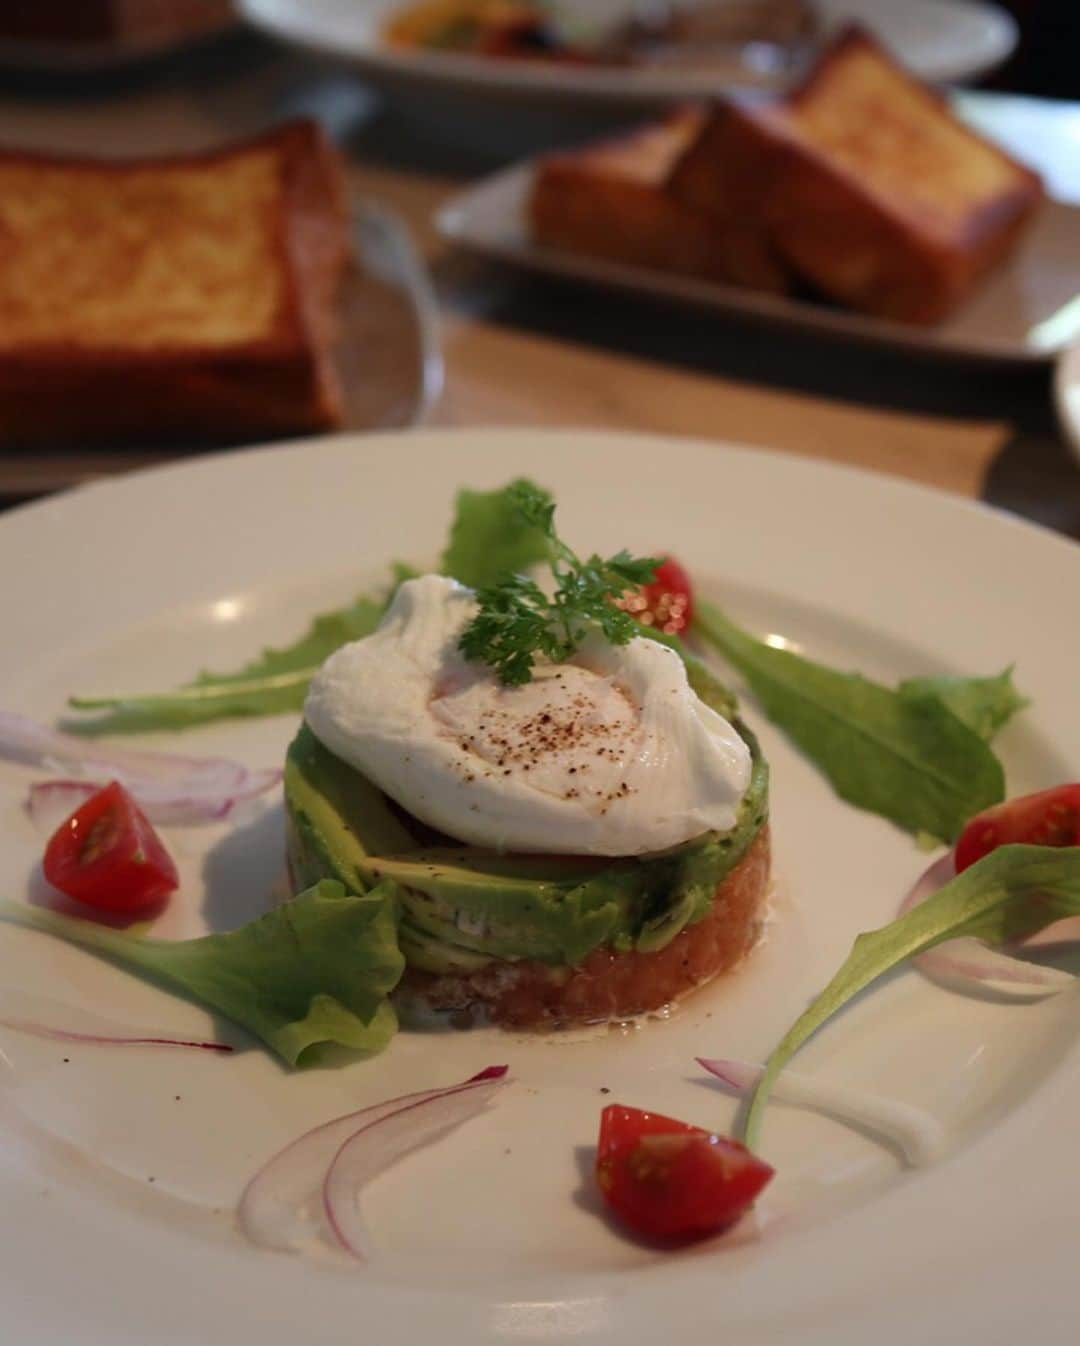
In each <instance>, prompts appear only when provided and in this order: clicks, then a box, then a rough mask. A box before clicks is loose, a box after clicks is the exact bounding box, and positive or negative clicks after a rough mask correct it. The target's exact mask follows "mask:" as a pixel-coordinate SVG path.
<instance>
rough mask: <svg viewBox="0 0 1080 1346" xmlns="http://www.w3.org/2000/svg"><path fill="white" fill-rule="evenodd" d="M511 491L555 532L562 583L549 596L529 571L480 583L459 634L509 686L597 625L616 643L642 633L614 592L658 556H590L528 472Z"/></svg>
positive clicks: (563, 656)
mask: <svg viewBox="0 0 1080 1346" xmlns="http://www.w3.org/2000/svg"><path fill="white" fill-rule="evenodd" d="M508 495H509V496H510V498H511V499H512V501H513V503H514V505H515V507H516V508H517V510H518V513H519V514H520V515H521V519H522V522H523V523H524V524H528V525H531V526H533V527H535V528H538V529H539V530H540V531H541V532H542V533H543V534H544V536H545V537H546V538H547V539H548V564H549V565H550V567H551V573H552V574H553V576H554V577H555V591H554V593H553V594H552V595H551V597H548V595H547V594H545V593H544V591H543V590H542V589H541V588H540V586H539V585H538V584H537V583H536V582H535V580H532V579H530V578H529V577H528V576H527V575H510V576H507V577H506V578H505V579H502V580H499V581H498V583H496V584H491V585H487V586H485V587H483V588H480V589H478V590H477V593H476V598H477V602H478V603H479V605H480V610H479V611H478V612H477V614H476V616H475V617H474V618H473V620H472V621H471V622H470V623H469V625H468V626H467V627H466V628H465V630H464V631H463V632H462V634H461V638H460V640H459V641H458V647H459V649H460V650H461V652H462V654H464V655H465V657H466V658H467V659H473V660H477V661H478V662H480V663H485V664H488V665H489V666H490V667H491V668H493V669H494V670H495V672H496V674H497V675H498V677H499V680H500V681H501V682H504V683H506V684H507V685H508V686H511V687H520V686H521V685H522V684H523V683H526V682H530V681H531V680H532V675H533V666H534V665H535V663H536V659H537V657H538V656H539V657H543V658H546V659H550V660H551V661H552V662H553V663H562V662H564V661H565V660H567V659H569V658H570V656H571V655H572V654H573V653H574V651H575V650H577V649H578V648H579V647H580V645H581V643H582V641H583V640H584V639H585V637H586V636H587V635H589V634H590V632H592V631H596V630H598V631H600V632H601V633H602V634H603V636H604V638H605V639H606V640H609V641H610V642H611V644H612V645H626V644H627V643H628V642H629V641H631V640H632V639H633V638H634V636H636V635H640V634H641V628H640V626H639V625H638V623H637V622H636V621H635V620H634V618H633V617H631V616H630V615H629V614H628V613H626V612H624V611H622V609H621V608H618V607H616V606H615V600H616V599H618V598H620V597H621V596H622V595H623V594H624V593H625V592H626V590H627V589H636V588H640V586H641V585H643V584H648V583H649V582H650V580H652V578H653V576H654V575H655V573H656V567H657V566H658V565H659V564H660V562H659V560H657V559H655V558H653V557H634V556H631V555H630V553H629V552H628V551H626V550H623V551H620V552H617V553H616V554H615V555H614V556H609V557H607V558H603V557H600V556H597V555H595V554H594V555H592V556H590V557H589V558H588V560H585V561H583V560H582V559H581V557H579V556H578V555H577V553H576V552H574V551H572V550H571V548H570V547H568V546H567V545H566V543H565V542H564V541H563V540H562V538H561V537H559V535H558V533H557V532H556V531H555V501H554V500H553V499H552V497H551V496H550V494H549V493H548V492H547V491H545V490H542V489H541V488H540V487H539V486H537V485H536V484H535V483H533V482H531V481H527V480H525V479H524V478H522V479H520V480H518V481H515V482H514V483H513V484H512V485H511V486H510V487H509V488H508Z"/></svg>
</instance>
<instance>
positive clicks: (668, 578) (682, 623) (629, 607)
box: [618, 556, 694, 636]
mask: <svg viewBox="0 0 1080 1346" xmlns="http://www.w3.org/2000/svg"><path fill="white" fill-rule="evenodd" d="M618 606H619V607H620V608H622V609H623V611H624V612H629V614H630V615H631V617H636V618H637V620H638V621H639V622H641V623H642V624H643V625H645V626H655V627H656V628H657V629H658V630H660V631H664V632H666V633H667V634H668V635H669V636H677V635H680V634H681V633H682V632H683V631H685V630H686V628H687V627H688V626H689V625H690V623H691V622H692V621H693V618H694V591H693V588H692V586H691V584H690V576H689V575H688V574H687V573H686V571H685V570H684V569H683V567H682V566H681V565H680V564H679V563H678V561H676V560H675V558H674V557H672V556H666V557H665V558H664V560H663V561H662V562H661V563H660V565H658V566H657V568H656V574H655V576H654V577H653V581H652V583H651V584H646V585H645V586H644V588H642V589H638V590H637V591H636V592H631V593H626V594H624V595H623V596H622V598H620V599H619V602H618Z"/></svg>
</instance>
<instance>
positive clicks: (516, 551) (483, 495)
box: [440, 478, 550, 589]
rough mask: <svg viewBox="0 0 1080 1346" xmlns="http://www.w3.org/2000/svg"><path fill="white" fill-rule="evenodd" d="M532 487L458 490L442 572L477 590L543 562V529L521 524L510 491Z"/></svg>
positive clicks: (545, 544)
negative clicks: (496, 489)
mask: <svg viewBox="0 0 1080 1346" xmlns="http://www.w3.org/2000/svg"><path fill="white" fill-rule="evenodd" d="M522 485H523V486H526V487H531V488H533V489H536V488H535V487H533V483H532V482H529V481H527V480H526V479H525V478H520V479H519V480H518V481H513V482H511V483H510V484H509V485H508V486H504V487H502V489H501V490H498V491H459V492H458V495H457V502H456V505H455V510H454V522H453V524H452V525H451V528H450V538H449V541H448V542H447V545H446V550H445V551H444V552H443V555H442V561H441V563H440V570H441V572H442V574H444V575H449V576H451V578H453V579H456V580H459V581H460V582H461V583H462V584H467V585H468V586H469V588H470V589H480V588H483V587H485V586H486V585H489V584H494V583H495V581H496V580H500V579H504V578H505V577H506V576H507V575H513V574H516V573H517V572H518V571H519V570H526V569H528V567H529V566H531V565H535V564H536V563H537V562H539V561H546V560H547V558H548V550H549V545H550V544H549V542H548V538H547V534H546V533H545V532H544V530H543V528H541V527H538V526H536V525H530V524H528V523H525V522H524V521H523V519H522V517H521V511H520V508H519V507H518V505H517V504H516V503H515V496H514V488H516V487H518V486H522Z"/></svg>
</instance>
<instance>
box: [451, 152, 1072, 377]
mask: <svg viewBox="0 0 1080 1346" xmlns="http://www.w3.org/2000/svg"><path fill="white" fill-rule="evenodd" d="M533 172H534V168H533V165H532V164H531V163H526V164H520V165H517V166H515V167H513V168H508V169H505V170H503V171H502V172H499V173H496V174H494V175H493V176H491V177H489V178H486V179H484V180H483V181H482V182H480V183H478V184H477V185H476V186H474V187H471V188H470V189H469V190H468V191H465V192H463V193H462V194H461V195H460V196H457V197H455V198H454V199H453V200H452V201H450V202H449V203H448V204H447V205H445V206H444V207H443V209H442V210H441V211H440V212H439V214H438V216H437V224H438V228H439V231H440V232H441V233H442V235H443V237H444V238H447V239H449V240H450V241H451V242H453V243H456V244H457V245H459V246H460V247H463V248H467V249H469V250H470V251H471V252H476V253H479V254H481V255H483V256H485V257H490V258H493V259H495V260H497V261H500V262H508V263H511V264H512V265H514V266H520V267H525V268H527V269H528V270H530V271H535V272H539V273H541V274H544V275H551V276H560V277H564V278H567V279H570V280H580V281H584V282H586V283H588V284H591V285H600V286H605V287H607V288H609V289H616V290H623V291H626V292H629V293H631V294H639V295H644V296H647V297H650V298H653V299H659V300H663V301H667V302H670V303H672V304H675V305H680V306H684V307H689V308H694V309H698V310H704V311H706V312H711V313H720V314H725V315H735V316H741V317H744V318H746V319H748V320H750V321H753V322H760V323H769V324H772V325H773V326H777V327H787V328H791V329H794V330H798V331H803V332H819V333H822V334H827V335H831V336H835V337H847V338H854V339H856V340H858V341H861V342H871V343H873V344H875V345H879V346H886V347H893V348H895V349H899V350H915V351H920V352H923V353H924V354H928V355H932V356H939V357H943V358H960V359H965V360H990V361H995V362H1007V363H1020V364H1038V363H1040V362H1042V361H1045V360H1049V359H1051V358H1052V357H1053V356H1054V355H1055V354H1057V352H1058V351H1060V350H1061V349H1062V348H1063V347H1065V346H1067V345H1068V344H1069V343H1070V342H1071V341H1074V340H1076V339H1077V337H1078V336H1080V208H1078V207H1075V206H1070V205H1065V204H1063V203H1062V202H1060V201H1048V202H1047V203H1046V205H1045V207H1044V208H1043V210H1042V212H1041V213H1040V215H1039V217H1038V218H1037V219H1036V221H1035V223H1034V225H1033V227H1032V229H1031V231H1030V233H1028V235H1027V236H1026V238H1025V239H1024V241H1023V243H1022V245H1021V247H1020V248H1019V250H1018V251H1017V253H1016V255H1015V256H1014V257H1013V259H1012V260H1011V261H1010V262H1009V263H1008V264H1007V265H1005V266H1003V267H1001V268H1000V269H999V270H998V271H996V272H995V273H994V274H993V275H992V276H991V277H990V278H989V279H988V280H987V282H986V284H985V285H984V286H983V287H982V288H981V289H980V290H979V292H978V293H977V294H976V295H975V297H974V299H973V300H972V301H971V302H970V303H968V304H966V305H965V306H964V307H963V308H962V309H961V310H960V312H959V313H957V314H956V315H955V317H952V318H950V319H949V320H948V321H947V322H944V323H942V324H941V325H940V326H939V327H932V328H926V327H912V326H908V325H905V324H903V323H896V322H887V321H885V320H884V319H880V318H870V317H866V316H865V315H864V314H860V313H850V312H845V311H844V310H843V309H838V308H832V307H829V306H827V305H825V304H820V303H814V302H813V301H811V300H808V299H790V298H785V297H783V296H778V295H770V294H758V293H756V292H754V291H753V290H742V289H738V288H736V287H735V286H729V285H718V284H714V283H712V282H709V281H702V280H694V279H693V278H691V277H684V276H671V275H665V274H663V273H662V272H659V271H647V270H644V269H642V268H640V267H631V266H624V265H621V264H619V263H617V262H605V261H601V260H600V259H599V258H594V257H585V256H580V255H577V254H574V253H570V252H564V251H561V250H557V249H554V248H545V247H541V246H540V245H539V244H537V243H534V242H533V240H532V239H531V237H530V235H529V228H528V220H527V217H526V205H527V202H528V196H529V189H530V185H531V183H532V177H533Z"/></svg>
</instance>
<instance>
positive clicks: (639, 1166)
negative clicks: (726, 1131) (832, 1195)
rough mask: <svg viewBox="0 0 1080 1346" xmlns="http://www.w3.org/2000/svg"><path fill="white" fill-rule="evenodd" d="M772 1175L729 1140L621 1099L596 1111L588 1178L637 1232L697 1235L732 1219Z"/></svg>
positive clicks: (675, 1236)
mask: <svg viewBox="0 0 1080 1346" xmlns="http://www.w3.org/2000/svg"><path fill="white" fill-rule="evenodd" d="M772 1176H773V1170H772V1168H770V1167H769V1165H768V1164H766V1163H764V1162H762V1160H760V1159H758V1158H757V1156H756V1155H754V1154H751V1152H750V1151H749V1150H748V1149H747V1148H746V1146H745V1145H740V1144H739V1142H738V1141H737V1140H728V1139H727V1137H725V1136H717V1135H714V1134H713V1133H712V1132H710V1131H703V1130H702V1129H701V1127H698V1126H688V1125H687V1123H686V1122H678V1121H676V1120H675V1119H674V1118H673V1117H662V1116H660V1114H659V1113H655V1112H642V1111H641V1110H640V1109H638V1108H627V1107H624V1106H623V1105H622V1104H621V1103H613V1104H611V1106H610V1107H606V1108H605V1109H604V1111H603V1113H602V1114H601V1116H600V1140H599V1144H598V1147H597V1153H596V1180H597V1182H598V1183H599V1184H600V1191H601V1192H602V1193H603V1195H604V1199H605V1200H606V1201H607V1203H608V1205H609V1206H610V1207H611V1208H612V1210H613V1211H614V1212H615V1213H616V1214H617V1215H618V1216H619V1218H620V1219H621V1220H622V1221H623V1222H624V1223H625V1224H627V1225H629V1227H630V1228H631V1229H633V1230H634V1231H635V1232H636V1233H638V1234H644V1235H646V1236H647V1237H649V1238H657V1239H689V1238H702V1237H704V1236H705V1235H706V1234H713V1233H715V1232H716V1231H717V1230H720V1229H724V1228H726V1227H727V1226H728V1225H730V1224H733V1223H734V1221H736V1220H737V1219H738V1218H739V1216H740V1215H742V1214H743V1213H744V1212H745V1211H746V1210H748V1209H749V1207H750V1206H751V1205H752V1204H753V1202H754V1198H755V1197H756V1196H757V1194H758V1193H759V1192H760V1191H761V1189H762V1188H763V1187H764V1186H765V1184H766V1183H767V1182H768V1181H769V1179H770V1178H771V1177H772Z"/></svg>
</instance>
